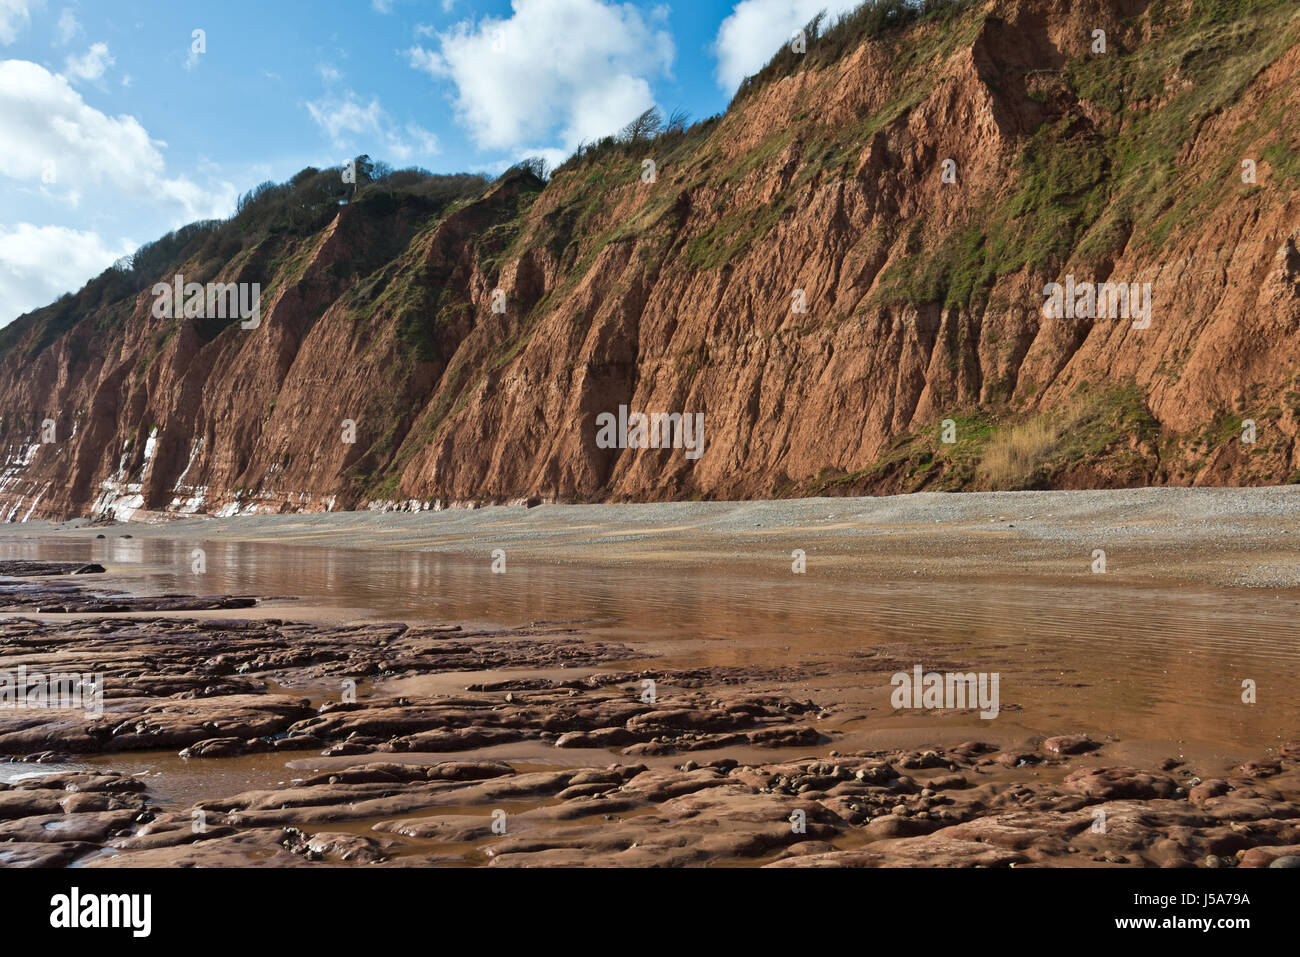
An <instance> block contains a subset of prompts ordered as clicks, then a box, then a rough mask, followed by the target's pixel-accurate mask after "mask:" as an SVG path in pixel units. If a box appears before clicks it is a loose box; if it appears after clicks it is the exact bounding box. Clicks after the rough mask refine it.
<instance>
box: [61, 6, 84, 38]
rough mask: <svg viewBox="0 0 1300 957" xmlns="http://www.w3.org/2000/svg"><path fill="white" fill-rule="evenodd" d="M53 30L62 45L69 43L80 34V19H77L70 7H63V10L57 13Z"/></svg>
mask: <svg viewBox="0 0 1300 957" xmlns="http://www.w3.org/2000/svg"><path fill="white" fill-rule="evenodd" d="M55 30H56V32H57V33H58V36H59V43H60V45H63V46H66V45H67V44H69V43H71V42H72V41H73V40H74V39H76V38H77V37H78V36H80V35H81V33H82V30H81V21H80V20H78V19H77V15H76V14H75V13H73V12H72V8H71V7H64V8H63V12H62V13H60V14H59V22H58V23H57V24H56V25H55Z"/></svg>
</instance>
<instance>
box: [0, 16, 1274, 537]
mask: <svg viewBox="0 0 1300 957" xmlns="http://www.w3.org/2000/svg"><path fill="white" fill-rule="evenodd" d="M1229 6H1233V5H1214V6H1213V7H1211V8H1209V9H1207V6H1206V5H1204V4H1192V3H1183V4H1181V5H1180V4H1179V3H1161V4H1149V3H1146V2H1143V0H1126V2H1124V3H1119V4H1116V3H1102V2H1095V3H1069V4H1067V3H1064V2H1061V0H983V2H973V3H964V4H957V5H954V6H953V7H952V8H950V9H948V10H946V11H944V12H942V13H940V14H936V15H934V16H931V17H929V18H925V19H922V20H920V21H919V22H916V23H913V24H911V25H909V26H907V27H905V28H902V29H897V30H890V31H886V32H884V33H882V34H880V35H878V36H871V37H868V36H866V35H864V36H862V37H859V38H856V39H855V38H854V36H853V35H851V31H848V28H844V29H843V30H841V31H840V32H838V33H837V32H835V31H832V32H831V33H830V34H828V35H827V36H824V37H822V38H820V39H818V40H814V41H813V42H812V43H811V44H810V45H809V49H808V53H807V54H806V56H805V57H804V58H803V59H799V58H793V59H792V58H788V57H787V58H786V59H787V60H791V63H790V64H789V65H788V66H782V65H781V64H783V63H785V60H781V59H780V58H778V61H774V63H773V65H772V66H771V67H769V69H768V70H766V71H765V72H764V73H763V74H761V75H760V77H759V78H758V80H756V81H755V82H753V83H751V84H748V85H747V87H746V88H745V89H744V90H743V91H742V94H741V95H740V96H738V98H737V100H736V102H734V103H733V104H732V106H731V108H730V109H729V110H728V111H727V113H726V114H725V115H723V116H722V117H720V118H715V119H712V120H708V121H706V122H703V123H699V124H696V125H695V126H693V127H691V128H690V129H689V130H685V131H673V132H668V133H665V134H663V135H660V136H659V137H657V138H655V139H653V140H650V141H645V142H640V143H631V144H628V143H623V144H618V143H607V144H604V145H599V146H598V147H597V148H593V149H592V150H589V151H587V152H585V153H584V154H583V155H581V156H579V157H576V158H575V159H573V160H571V161H569V162H568V163H566V164H564V166H562V167H561V168H560V169H559V170H558V171H557V172H556V173H555V174H554V175H553V176H552V178H551V179H550V181H549V182H547V183H545V184H543V183H542V182H541V181H539V180H537V179H536V178H535V177H533V176H531V174H529V173H526V172H523V171H513V172H512V173H510V174H508V175H506V176H505V177H503V178H502V179H501V180H499V181H497V182H496V183H494V184H491V185H490V186H489V187H487V188H486V189H484V190H483V191H482V192H481V193H480V194H478V195H475V196H473V197H469V198H466V199H464V200H460V201H457V202H453V203H450V204H449V205H446V206H442V207H439V208H437V209H430V208H428V207H427V206H422V205H420V204H419V203H415V202H413V201H411V199H410V197H409V196H407V195H406V194H405V193H403V191H402V190H401V189H397V188H392V187H386V186H385V185H384V184H382V183H376V184H374V185H372V186H370V187H369V188H368V189H367V190H365V191H364V192H363V193H362V194H361V195H360V196H359V197H357V198H356V199H355V200H354V201H352V202H350V203H348V204H347V205H344V206H342V207H340V208H339V209H338V211H337V214H336V215H332V216H331V217H330V219H329V221H328V223H327V224H326V225H324V226H323V227H321V228H319V229H315V230H314V231H313V230H307V231H306V232H303V231H301V230H300V231H299V232H294V231H293V229H289V230H288V231H287V232H286V231H281V232H278V233H277V232H272V233H270V234H268V235H267V236H265V237H264V238H261V239H259V240H258V241H257V243H255V244H252V245H251V246H250V245H244V246H240V244H239V243H236V244H235V248H238V249H239V252H238V253H236V254H234V255H232V256H230V258H228V259H226V260H221V259H220V258H218V259H215V260H214V259H211V258H210V256H209V257H207V258H204V257H203V256H199V255H198V254H195V255H191V256H189V258H184V259H178V260H177V261H176V262H175V263H173V264H172V265H171V266H170V267H169V268H167V269H164V270H160V271H159V276H158V277H156V279H162V280H166V279H167V278H169V277H170V276H171V274H173V273H175V272H185V273H187V274H189V275H196V274H198V273H201V272H207V273H208V274H210V276H212V277H214V278H215V279H217V280H218V281H250V282H251V281H260V282H261V283H262V285H263V290H264V291H263V299H262V309H261V313H262V314H261V322H260V324H259V325H258V326H257V328H254V329H245V328H241V325H240V324H239V323H230V324H227V325H225V326H224V327H221V328H216V329H214V328H213V327H212V325H211V323H205V322H204V321H203V320H199V319H184V318H182V319H157V318H154V316H153V315H152V305H153V301H154V299H153V296H152V295H151V293H150V286H151V285H152V283H150V284H149V285H146V286H144V288H141V289H139V290H137V291H136V292H135V293H134V294H133V295H130V296H126V297H125V298H121V297H119V298H116V299H111V300H110V301H106V302H94V303H91V302H86V301H83V300H84V299H85V298H87V297H85V296H83V297H81V298H79V299H77V300H75V301H74V302H72V303H71V304H69V303H63V304H58V303H56V304H54V305H52V306H50V307H48V308H47V309H46V310H41V311H38V312H37V313H33V314H31V315H30V316H27V317H24V318H23V319H21V320H19V321H18V322H17V323H16V324H15V325H14V326H13V327H11V329H9V330H5V334H4V336H2V337H0V350H3V353H2V354H0V414H2V415H3V421H2V423H0V449H3V456H4V464H3V468H2V470H0V517H2V518H5V519H9V520H14V521H17V520H23V519H26V518H30V517H43V516H65V515H69V514H96V515H98V514H111V515H114V516H115V517H118V518H128V517H146V516H151V515H159V514H165V513H168V512H173V513H176V512H178V513H193V512H209V513H223V514H231V513H234V512H238V511H243V510H259V511H292V510H300V509H301V510H327V509H334V508H357V507H367V506H369V507H398V506H399V503H400V507H404V508H411V507H415V508H425V507H441V506H442V505H448V504H453V503H456V504H475V503H479V502H509V501H518V500H525V501H528V500H533V501H596V500H613V501H624V500H647V499H648V500H663V499H679V498H692V497H703V498H730V497H760V496H781V495H799V494H828V493H829V494H834V493H863V492H896V491H911V490H916V489H969V488H1024V487H1067V488H1075V487H1117V486H1132V485H1142V484H1182V485H1193V484H1214V485H1223V484H1272V483H1281V482H1286V481H1290V480H1292V479H1294V478H1296V477H1300V452H1297V449H1296V447H1295V439H1296V436H1297V433H1298V432H1300V398H1298V396H1300V390H1297V389H1296V387H1295V378H1296V374H1297V370H1296V367H1295V359H1294V357H1295V356H1296V355H1297V354H1300V353H1298V350H1297V346H1300V252H1298V251H1297V245H1298V244H1300V206H1298V205H1297V203H1296V200H1295V189H1296V185H1297V183H1300V160H1298V159H1297V157H1296V152H1295V150H1296V147H1297V142H1296V126H1295V122H1294V119H1293V118H1294V117H1295V116H1297V115H1300V102H1297V101H1300V92H1297V91H1300V85H1298V84H1297V83H1296V77H1297V75H1298V74H1300V44H1298V43H1297V42H1296V40H1295V37H1296V32H1295V28H1296V25H1297V22H1300V21H1298V20H1297V17H1300V11H1297V10H1296V8H1295V6H1294V5H1293V4H1287V3H1274V2H1263V0H1261V2H1256V3H1251V4H1246V5H1241V6H1240V8H1235V7H1234V9H1233V10H1228V9H1227V7H1229ZM846 31H848V32H846ZM1097 31H1101V32H1102V33H1104V49H1103V48H1100V47H1099V46H1098V34H1097ZM849 40H852V41H853V42H848V41H849ZM832 52H833V55H832ZM646 160H651V161H653V163H654V166H653V173H654V175H653V176H650V175H649V167H647V166H646V165H645V161H646ZM647 180H652V181H647ZM238 222H239V221H238V220H236V223H235V226H238ZM231 228H235V227H234V226H232V227H231ZM216 235H218V236H222V235H225V234H224V233H218V234H216ZM217 246H218V247H219V246H220V244H217ZM208 253H209V254H211V253H212V250H211V249H209V250H208ZM217 253H220V248H218V249H217ZM1107 282H1109V283H1112V284H1120V283H1122V284H1124V288H1125V289H1126V290H1128V291H1133V292H1134V293H1135V299H1134V300H1133V303H1132V304H1131V305H1133V307H1134V308H1133V309H1131V310H1130V312H1131V313H1132V314H1131V315H1129V314H1126V315H1122V316H1119V317H1115V316H1112V315H1107V314H1105V313H1104V310H1103V313H1102V314H1097V311H1096V310H1094V311H1093V314H1088V309H1087V307H1088V300H1087V298H1086V296H1085V293H1084V290H1086V289H1087V288H1088V284H1101V283H1107ZM1053 283H1059V284H1061V286H1062V288H1063V289H1066V290H1070V291H1071V292H1072V293H1074V295H1073V296H1072V299H1073V300H1074V301H1072V302H1071V303H1070V307H1067V308H1065V310H1064V312H1063V314H1061V315H1059V316H1058V315H1055V314H1053V313H1051V312H1050V311H1047V308H1048V306H1049V296H1048V295H1047V294H1046V293H1045V290H1046V289H1048V288H1049V286H1050V284H1053ZM1132 284H1136V285H1132ZM1148 284H1149V285H1148ZM1148 297H1149V298H1148ZM1101 298H1102V304H1103V305H1105V304H1106V296H1105V295H1104V294H1103V296H1102V297H1101ZM1119 305H1120V303H1119V300H1118V299H1116V300H1115V306H1116V308H1117V309H1118V306H1119ZM1147 306H1149V313H1148V312H1147V311H1146V307H1147ZM74 307H75V308H74ZM620 407H623V408H624V409H625V410H626V411H627V412H629V413H637V412H644V413H653V412H662V413H679V414H684V415H696V414H702V415H703V420H702V421H703V444H702V447H701V449H700V454H698V455H688V454H687V452H688V450H687V449H684V448H653V447H652V448H620V447H613V448H610V447H606V446H608V445H609V443H607V442H598V436H599V435H600V429H601V424H602V422H604V421H605V420H604V419H603V418H601V417H602V416H604V415H609V416H612V417H614V418H615V419H616V420H617V417H618V415H619V410H620ZM632 425H633V426H634V425H635V420H633V423H632ZM353 428H354V430H355V436H354V437H355V441H349V440H348V439H349V438H352V437H353V436H352V433H351V430H352V429H353ZM616 431H618V432H620V433H621V431H622V430H621V429H618V430H616ZM634 438H635V436H634Z"/></svg>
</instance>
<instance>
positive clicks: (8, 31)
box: [0, 0, 45, 43]
mask: <svg viewBox="0 0 1300 957" xmlns="http://www.w3.org/2000/svg"><path fill="white" fill-rule="evenodd" d="M44 3H45V0H0V43H13V42H14V40H16V39H17V38H18V31H19V30H22V29H23V28H25V27H27V26H28V25H29V24H31V22H32V11H33V10H38V9H40V7H41V6H42V5H43V4H44Z"/></svg>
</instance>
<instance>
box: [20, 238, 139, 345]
mask: <svg viewBox="0 0 1300 957" xmlns="http://www.w3.org/2000/svg"><path fill="white" fill-rule="evenodd" d="M134 249H135V243H132V242H130V241H129V240H126V239H121V240H118V241H117V242H116V243H106V242H105V241H104V240H103V239H102V238H101V237H100V236H99V235H98V234H97V233H93V232H82V231H80V230H76V229H68V228H66V227H64V226H33V225H32V224H31V223H19V224H18V225H16V226H13V227H7V226H3V225H0V303H3V312H2V313H0V326H3V325H5V324H6V323H8V322H10V321H11V320H13V319H15V318H17V317H18V316H21V315H22V314H23V313H25V312H30V311H31V310H33V309H36V308H39V307H40V306H44V305H48V304H49V303H50V302H53V301H54V300H55V299H57V298H58V297H59V296H61V295H63V294H64V293H65V292H75V291H76V290H77V289H80V288H81V287H82V286H83V285H84V284H85V282H86V280H88V279H91V278H93V277H94V276H97V275H99V274H100V273H101V272H103V271H104V270H105V269H107V268H108V267H109V266H111V265H112V264H113V263H114V262H115V261H116V260H117V259H119V258H121V257H122V256H125V255H126V254H127V253H130V252H132V251H134Z"/></svg>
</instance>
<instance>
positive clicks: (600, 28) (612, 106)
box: [407, 0, 675, 150]
mask: <svg viewBox="0 0 1300 957" xmlns="http://www.w3.org/2000/svg"><path fill="white" fill-rule="evenodd" d="M513 8H514V11H513V15H512V16H511V17H510V18H509V19H504V20H502V19H496V18H493V17H485V18H483V19H481V20H479V21H477V22H474V21H468V20H467V21H462V22H461V23H458V24H456V25H455V26H454V27H452V28H451V29H450V30H447V31H444V32H440V33H438V35H437V49H436V50H431V49H425V48H424V47H423V46H415V47H412V48H411V49H410V50H408V51H407V58H408V60H409V61H410V64H411V66H412V67H414V68H415V69H417V70H421V71H423V72H425V73H428V74H429V75H430V76H432V77H435V78H437V79H449V80H451V82H452V83H453V84H454V85H455V87H456V95H455V105H456V114H457V119H458V121H459V122H460V123H461V124H462V125H463V126H464V127H465V128H466V129H467V130H468V131H469V133H470V136H471V137H472V138H473V139H474V142H475V143H476V144H478V146H480V147H482V148H486V149H505V150H518V149H521V148H522V147H523V146H524V145H525V144H528V143H530V142H533V143H535V142H538V141H548V140H549V141H551V142H555V141H556V140H557V139H558V140H559V142H560V143H561V145H563V146H565V147H568V148H572V147H573V146H574V145H576V143H577V142H578V141H579V140H583V139H586V140H592V139H597V138H599V137H601V136H605V135H607V134H609V133H613V132H616V131H617V130H618V129H619V128H620V127H622V126H623V125H624V124H625V123H627V122H628V121H629V120H630V119H632V118H633V117H634V116H636V115H637V114H638V113H640V112H641V111H642V110H645V109H646V108H647V107H650V106H652V105H654V102H655V100H654V94H653V93H652V91H651V88H650V82H651V80H653V79H655V78H657V77H659V76H664V75H667V74H668V73H669V70H670V69H671V67H672V62H673V56H674V53H675V51H674V47H673V40H672V36H671V34H670V33H669V32H668V31H667V30H664V29H659V28H658V27H656V26H653V25H652V22H653V21H654V20H655V19H656V18H657V16H656V15H652V16H651V17H650V21H647V19H646V17H645V16H643V15H642V12H641V10H639V9H638V8H637V7H635V6H633V5H631V4H626V3H625V4H614V3H606V2H601V0H514V2H513Z"/></svg>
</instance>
